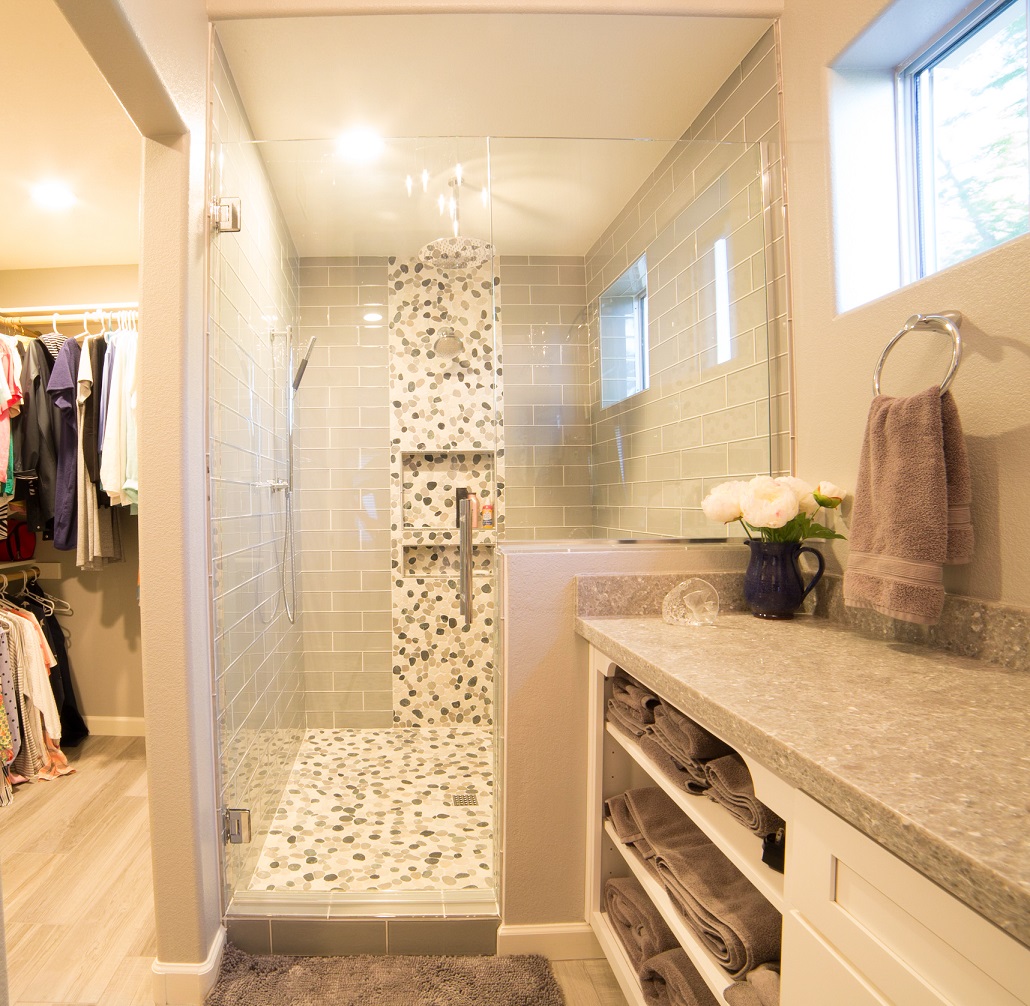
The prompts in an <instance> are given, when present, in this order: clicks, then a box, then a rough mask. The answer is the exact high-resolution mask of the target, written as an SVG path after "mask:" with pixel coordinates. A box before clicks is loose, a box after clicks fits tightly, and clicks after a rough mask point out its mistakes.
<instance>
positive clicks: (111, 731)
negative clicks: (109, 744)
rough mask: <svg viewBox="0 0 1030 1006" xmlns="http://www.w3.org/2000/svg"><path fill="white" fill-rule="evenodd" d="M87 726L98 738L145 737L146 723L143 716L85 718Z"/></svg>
mask: <svg viewBox="0 0 1030 1006" xmlns="http://www.w3.org/2000/svg"><path fill="white" fill-rule="evenodd" d="M83 719H85V721H86V726H87V727H89V732H90V733H91V734H96V735H97V736H98V737H144V736H146V732H147V731H146V727H145V721H144V719H143V717H142V716H85V717H83Z"/></svg>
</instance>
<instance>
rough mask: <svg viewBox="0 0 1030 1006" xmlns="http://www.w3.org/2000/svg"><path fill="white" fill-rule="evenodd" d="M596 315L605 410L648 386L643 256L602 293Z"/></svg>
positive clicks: (645, 271) (645, 260)
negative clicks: (598, 324)
mask: <svg viewBox="0 0 1030 1006" xmlns="http://www.w3.org/2000/svg"><path fill="white" fill-rule="evenodd" d="M599 314H600V325H601V408H602V409H607V408H608V407H609V406H610V405H615V404H617V403H618V402H621V401H624V400H625V399H627V398H630V397H631V396H632V395H636V394H638V393H639V392H641V391H643V390H644V389H645V388H647V386H648V372H647V256H646V255H641V256H640V258H638V259H637V260H636V262H634V263H633V265H631V266H630V267H629V268H628V269H627V270H626V271H625V272H624V273H623V274H622V275H621V276H620V277H619V278H618V279H617V280H616V281H615V282H614V283H612V285H611V286H610V287H608V289H607V290H605V292H604V293H603V294H601V298H600V304H599Z"/></svg>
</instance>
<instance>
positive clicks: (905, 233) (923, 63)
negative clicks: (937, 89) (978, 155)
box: [894, 0, 1030, 286]
mask: <svg viewBox="0 0 1030 1006" xmlns="http://www.w3.org/2000/svg"><path fill="white" fill-rule="evenodd" d="M1020 6H1022V7H1023V9H1024V11H1025V12H1026V14H1027V17H1028V24H1030V0H984V2H982V3H980V4H977V5H976V6H975V7H973V8H972V9H970V10H969V11H967V12H966V13H965V14H964V15H962V16H961V17H960V18H959V19H958V20H957V21H956V22H955V23H954V24H953V25H951V27H949V28H948V29H947V30H946V31H944V32H943V33H941V34H940V35H938V36H937V37H936V39H935V40H934V41H933V42H931V43H930V44H929V45H925V46H923V47H921V48H920V50H919V51H918V52H917V53H916V54H915V55H913V56H912V57H911V58H910V59H908V60H907V61H906V62H904V63H902V64H901V65H900V66H898V67H897V69H896V70H895V74H894V84H895V105H896V114H895V122H896V127H897V133H898V136H897V146H898V155H899V156H898V200H899V211H900V212H899V237H900V241H901V249H900V251H901V277H900V278H901V285H902V286H905V285H907V284H909V283H913V282H915V281H916V280H919V279H923V278H924V277H926V276H930V275H932V274H933V273H935V272H937V271H938V266H937V256H936V233H935V231H934V219H933V214H932V213H930V212H928V210H927V203H928V201H930V200H932V198H933V195H932V194H933V190H934V167H933V159H932V157H931V158H926V157H925V156H924V152H925V151H926V150H931V151H932V150H933V121H932V115H929V114H925V115H921V114H920V113H921V111H922V110H924V109H929V108H932V91H931V87H932V84H931V83H930V82H929V79H928V78H927V79H926V80H925V81H923V80H921V79H920V78H921V76H922V75H923V74H924V73H925V71H927V70H929V69H932V67H934V66H935V65H937V64H938V63H940V62H941V61H943V60H944V59H945V58H946V57H947V56H948V55H950V53H951V52H953V51H954V50H955V49H956V48H958V47H959V46H960V45H962V44H964V43H965V42H966V41H967V40H968V39H969V38H970V37H971V36H973V35H974V34H976V32H978V31H979V30H980V29H981V28H983V27H984V26H986V25H987V24H988V23H989V22H991V21H992V20H994V18H996V17H998V16H999V15H1000V14H1001V13H1002V12H1003V11H1005V10H1006V9H1008V8H1009V7H1020ZM1028 49H1030V42H1028ZM1028 100H1030V99H1028ZM962 261H966V260H965V259H963V260H962Z"/></svg>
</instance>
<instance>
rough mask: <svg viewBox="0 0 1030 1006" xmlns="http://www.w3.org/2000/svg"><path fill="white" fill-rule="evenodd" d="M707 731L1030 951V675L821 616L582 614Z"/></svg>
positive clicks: (589, 628)
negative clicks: (688, 619)
mask: <svg viewBox="0 0 1030 1006" xmlns="http://www.w3.org/2000/svg"><path fill="white" fill-rule="evenodd" d="M576 627H577V630H578V632H579V633H580V635H582V636H584V637H585V638H586V639H587V640H589V641H590V642H591V643H593V644H594V645H596V646H597V647H598V648H599V649H601V650H603V651H604V652H605V653H606V654H607V655H608V656H609V657H611V658H613V659H614V660H616V661H617V662H618V663H619V665H620V666H622V667H623V668H624V669H625V670H626V671H628V672H629V673H630V674H632V675H633V676H634V677H636V678H637V679H639V680H640V681H641V682H642V683H644V684H646V685H648V686H650V687H651V688H653V689H654V690H655V691H656V692H657V693H658V694H659V695H661V696H662V697H663V698H666V699H668V700H669V701H670V702H671V703H673V704H674V705H676V706H678V707H679V708H680V709H682V710H683V711H684V712H685V713H687V714H688V715H690V716H692V717H693V718H695V719H696V720H697V721H698V722H699V723H701V724H702V725H703V726H707V727H709V728H710V729H711V730H713V731H715V732H716V733H718V734H720V735H721V736H722V737H724V739H725V740H727V741H728V742H730V743H732V744H734V745H735V746H736V747H737V748H738V749H739V750H740V751H741V752H743V753H744V754H747V755H751V756H752V757H754V758H756V759H757V760H758V761H759V762H761V763H762V764H764V765H765V766H766V767H767V768H769V769H771V770H772V771H773V772H775V773H776V774H777V775H779V776H781V777H782V778H783V779H785V780H786V781H787V782H789V783H791V784H792V785H793V786H795V787H797V788H798V789H801V790H803V791H804V792H806V793H808V794H809V795H811V796H812V797H814V798H815V799H816V800H818V801H819V802H820V803H822V804H823V805H825V806H826V807H828V808H829V809H830V810H832V811H834V812H835V813H837V814H838V815H839V816H840V817H842V818H844V819H845V820H846V821H848V822H849V823H850V824H852V825H853V826H854V827H856V828H858V829H859V830H860V831H863V832H865V833H866V834H867V835H869V836H870V837H872V838H874V839H875V840H876V841H877V842H879V843H880V844H881V845H883V846H884V847H885V848H887V849H889V850H890V851H891V852H893V853H894V854H895V855H897V856H898V857H899V858H901V859H903V860H904V861H905V862H907V863H909V864H910V865H912V866H914V867H915V868H916V869H917V870H919V871H920V872H921V873H923V874H925V875H926V876H928V877H929V878H930V879H931V880H933V881H935V882H936V883H938V884H939V885H940V886H941V887H943V888H945V889H946V890H948V891H950V892H951V893H952V894H954V895H955V896H956V897H958V898H959V899H960V900H962V901H964V902H965V903H966V904H968V905H969V906H971V907H972V908H974V909H976V910H977V911H978V912H980V913H981V914H982V915H984V916H985V917H986V918H988V919H989V920H990V921H992V922H993V923H995V925H997V926H999V927H1001V928H1002V929H1004V930H1006V931H1007V932H1009V933H1011V934H1012V935H1013V936H1014V937H1016V938H1017V939H1018V940H1020V941H1021V942H1022V943H1024V944H1027V945H1030V751H1028V745H1027V725H1028V710H1030V674H1027V673H1026V672H1023V671H1013V670H1009V669H1007V668H1004V667H1000V666H998V665H995V664H988V663H984V662H982V661H977V660H971V659H968V658H965V657H957V656H952V655H949V654H943V653H940V652H937V651H933V650H929V649H927V648H926V647H921V646H913V645H906V644H899V643H888V642H884V641H882V640H876V639H869V638H865V637H863V636H860V635H858V634H856V633H854V632H851V631H848V630H847V629H845V628H842V627H840V626H839V625H835V624H834V623H832V622H829V621H828V620H826V619H821V618H814V617H812V616H799V617H797V618H795V619H794V620H793V621H781V622H773V621H765V620H762V619H758V618H754V617H752V616H751V615H750V614H749V613H738V612H723V613H722V614H720V616H719V618H718V621H717V622H716V624H715V625H714V626H710V627H707V628H690V627H685V626H674V625H667V624H666V623H665V622H663V621H662V620H661V619H660V618H655V617H587V618H583V617H581V618H578V619H577V622H576Z"/></svg>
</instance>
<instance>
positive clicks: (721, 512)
mask: <svg viewBox="0 0 1030 1006" xmlns="http://www.w3.org/2000/svg"><path fill="white" fill-rule="evenodd" d="M746 488H747V483H746V482H743V481H735V482H723V483H722V484H721V485H717V486H716V487H715V488H714V489H713V490H712V491H711V492H710V493H709V494H708V495H707V496H706V497H705V498H704V500H703V501H702V502H701V509H702V510H704V512H705V516H706V517H707V518H708V519H709V520H716V521H718V522H719V523H720V524H729V523H730V522H732V521H735V520H740V497H741V494H742V493H743V492H744V490H745V489H746Z"/></svg>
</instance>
